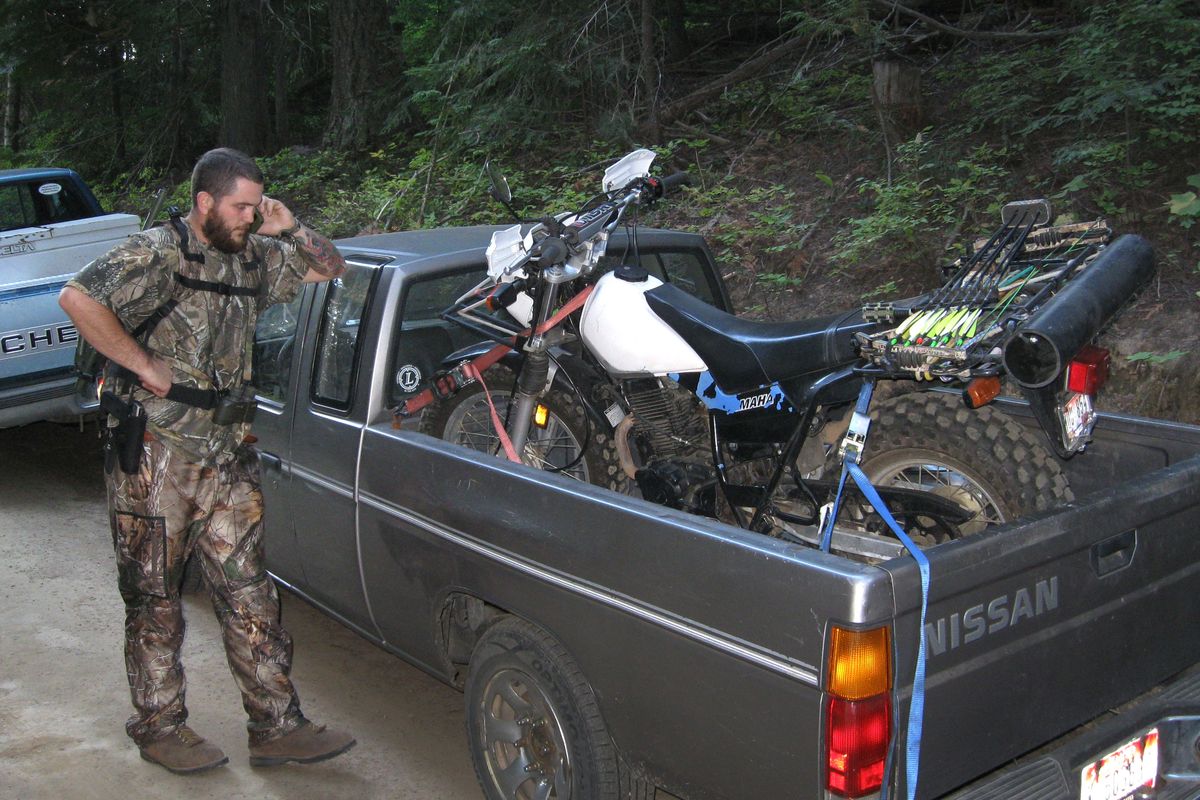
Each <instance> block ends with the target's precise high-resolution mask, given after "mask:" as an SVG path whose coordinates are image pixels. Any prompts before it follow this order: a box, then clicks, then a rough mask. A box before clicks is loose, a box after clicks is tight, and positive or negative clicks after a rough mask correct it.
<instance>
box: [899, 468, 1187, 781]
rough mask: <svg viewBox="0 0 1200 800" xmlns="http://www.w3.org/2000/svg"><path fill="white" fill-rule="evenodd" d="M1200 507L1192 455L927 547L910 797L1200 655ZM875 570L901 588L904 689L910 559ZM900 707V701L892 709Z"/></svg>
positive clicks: (913, 610) (912, 613)
mask: <svg viewBox="0 0 1200 800" xmlns="http://www.w3.org/2000/svg"><path fill="white" fill-rule="evenodd" d="M1085 457H1086V456H1085ZM1198 505H1200V457H1194V458H1191V459H1188V460H1186V461H1183V462H1180V463H1179V464H1176V465H1174V466H1171V467H1168V468H1166V469H1162V470H1158V471H1156V472H1152V473H1149V474H1147V475H1144V476H1141V477H1138V478H1136V479H1133V480H1130V481H1128V482H1127V483H1125V485H1123V486H1121V487H1120V488H1118V489H1115V490H1113V491H1110V492H1107V493H1104V494H1100V493H1097V494H1093V495H1090V496H1089V497H1087V498H1084V499H1083V501H1077V502H1075V503H1072V504H1071V505H1069V506H1067V507H1066V508H1063V509H1061V510H1059V511H1056V512H1053V513H1051V514H1048V515H1045V516H1042V517H1039V518H1036V519H1033V520H1032V521H1028V522H1025V523H1023V524H1017V525H1012V526H1008V527H1005V528H1000V529H997V530H996V531H995V532H989V533H987V534H983V535H980V536H977V537H973V538H971V539H967V540H961V541H958V542H953V543H950V544H947V545H942V546H940V547H937V548H935V549H933V550H931V551H929V557H930V573H931V586H930V603H929V609H928V614H927V617H926V628H925V634H926V647H927V653H928V662H927V688H926V699H925V727H924V736H923V740H922V750H921V770H920V782H919V783H920V786H919V789H920V791H919V796H920V797H936V796H938V795H941V794H943V793H945V792H947V791H950V790H952V789H954V788H956V787H958V786H960V785H962V784H964V783H966V782H968V781H969V780H971V779H973V778H975V777H978V776H979V775H981V774H983V773H986V772H988V771H990V770H992V769H993V768H995V767H997V766H998V765H1001V764H1003V763H1004V762H1006V761H1007V760H1009V759H1012V758H1014V757H1016V756H1019V755H1021V754H1023V753H1026V752H1028V751H1030V750H1032V749H1034V748H1036V747H1038V746H1039V745H1041V744H1043V743H1045V742H1047V741H1049V740H1051V739H1054V738H1055V737H1057V736H1059V735H1061V734H1063V733H1065V732H1067V731H1069V730H1071V729H1073V728H1075V727H1077V726H1079V725H1080V724H1082V723H1084V722H1087V721H1089V720H1092V719H1093V718H1095V717H1097V716H1098V715H1100V714H1102V713H1104V712H1105V711H1106V710H1109V709H1112V708H1114V707H1116V706H1119V705H1121V704H1122V703H1124V702H1125V701H1127V700H1130V699H1131V698H1133V697H1135V696H1136V695H1138V694H1140V693H1142V692H1144V691H1145V690H1147V689H1149V688H1151V687H1152V686H1154V685H1156V684H1158V683H1161V682H1162V681H1163V680H1165V679H1166V678H1168V677H1170V676H1172V675H1175V674H1176V673H1179V672H1180V671H1182V670H1183V669H1185V668H1186V667H1188V666H1189V665H1191V664H1193V663H1196V662H1198V661H1200V625H1197V624H1196V621H1197V620H1198V619H1200V508H1198ZM883 566H884V568H885V569H887V570H888V571H889V572H890V573H892V576H893V581H894V585H895V591H896V602H897V621H896V640H897V656H898V662H897V663H898V667H897V673H898V676H897V682H898V685H899V686H901V687H908V686H911V682H912V668H913V665H914V663H915V660H916V645H917V639H916V629H917V624H918V619H919V616H918V615H919V606H920V594H919V592H920V589H919V586H920V584H919V578H918V574H917V570H916V568H915V565H914V563H913V562H912V560H911V559H908V558H903V559H896V560H893V561H889V562H887V563H886V564H884V565H883ZM903 691H907V690H903ZM907 706H908V697H907V695H906V694H904V695H902V697H901V713H902V715H906V714H907ZM905 718H906V716H902V717H901V719H905ZM1111 744H1113V745H1116V744H1119V743H1117V742H1114V743H1111ZM1101 755H1104V752H1100V753H1097V754H1096V756H1101Z"/></svg>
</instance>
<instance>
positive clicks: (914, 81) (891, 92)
mask: <svg viewBox="0 0 1200 800" xmlns="http://www.w3.org/2000/svg"><path fill="white" fill-rule="evenodd" d="M872 69H873V72H874V75H875V83H874V88H873V89H872V92H871V94H872V97H873V99H874V101H875V105H876V107H877V108H878V109H879V115H880V117H881V118H882V119H883V120H884V125H885V127H886V129H885V130H884V134H885V135H886V136H887V137H888V138H889V139H890V140H891V141H904V140H907V139H909V138H911V137H912V136H913V135H914V134H915V133H916V132H917V131H919V130H921V126H922V123H923V121H924V120H923V113H922V108H921V70H920V69H919V68H918V67H916V66H914V65H912V64H906V63H904V62H902V61H876V62H875V63H874V65H873V67H872Z"/></svg>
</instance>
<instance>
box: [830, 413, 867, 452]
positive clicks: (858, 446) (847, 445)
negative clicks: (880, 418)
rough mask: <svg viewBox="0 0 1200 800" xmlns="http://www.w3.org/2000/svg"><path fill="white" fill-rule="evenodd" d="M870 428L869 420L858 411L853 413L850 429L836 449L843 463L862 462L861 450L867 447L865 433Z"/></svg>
mask: <svg viewBox="0 0 1200 800" xmlns="http://www.w3.org/2000/svg"><path fill="white" fill-rule="evenodd" d="M870 427H871V418H870V417H869V416H867V415H866V414H863V413H862V412H860V411H855V412H854V415H853V416H852V417H850V427H848V428H847V429H846V436H845V437H844V438H843V439H842V443H841V445H840V446H839V447H838V455H839V456H841V458H842V460H843V461H849V462H850V463H851V464H858V463H859V462H861V461H862V453H863V449H864V448H866V446H867V431H868V430H869V429H870Z"/></svg>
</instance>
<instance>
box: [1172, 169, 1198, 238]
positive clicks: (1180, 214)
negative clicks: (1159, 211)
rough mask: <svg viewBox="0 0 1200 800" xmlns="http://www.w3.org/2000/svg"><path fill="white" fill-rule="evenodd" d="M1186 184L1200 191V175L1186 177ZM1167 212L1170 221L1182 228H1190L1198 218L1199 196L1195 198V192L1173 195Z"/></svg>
mask: <svg viewBox="0 0 1200 800" xmlns="http://www.w3.org/2000/svg"><path fill="white" fill-rule="evenodd" d="M1187 182H1188V185H1189V186H1191V187H1193V188H1194V189H1196V190H1200V174H1196V175H1190V176H1188V179H1187ZM1168 212H1169V213H1170V215H1171V219H1172V221H1174V222H1176V223H1178V224H1179V225H1181V226H1182V227H1184V228H1190V227H1192V225H1193V224H1195V222H1196V219H1197V218H1200V196H1197V194H1196V192H1195V191H1191V192H1183V193H1181V194H1173V195H1171V202H1170V203H1169V207H1168Z"/></svg>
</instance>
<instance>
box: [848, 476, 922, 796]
mask: <svg viewBox="0 0 1200 800" xmlns="http://www.w3.org/2000/svg"><path fill="white" fill-rule="evenodd" d="M844 469H845V470H847V471H848V472H849V473H850V477H851V478H853V479H854V482H855V483H856V484H858V488H859V490H860V491H862V493H863V495H864V496H865V497H866V498H867V502H868V503H870V504H871V505H872V506H873V507H874V508H875V511H876V512H877V513H878V514H879V516H880V517H882V518H883V521H884V522H886V523H887V524H888V527H890V528H891V529H892V532H893V533H895V534H896V536H897V538H899V539H900V541H901V542H902V543H903V544H904V547H905V549H907V550H908V552H909V555H911V556H912V557H913V560H914V561H916V562H917V569H918V570H920V573H921V625H920V627H919V628H918V629H917V630H918V632H919V633H918V636H919V641H918V644H917V668H916V670H914V672H913V690H912V702H911V703H910V704H909V707H908V735H907V739H906V740H905V767H906V770H905V777H906V780H905V784H906V788H907V789H908V800H913V798H915V797H916V795H917V774H918V771H919V769H920V764H921V728H922V725H923V724H924V721H925V611H926V609H927V608H928V606H929V559H928V558H926V557H925V554H924V553H923V552H921V548H919V547H917V545H916V543H915V542H913V540H912V539H910V538H908V534H906V533H905V532H904V529H903V528H901V527H900V526H899V525H898V524H896V519H895V518H894V517H893V516H892V514H891V512H890V511H888V508H887V505H886V504H885V503H884V502H883V498H882V497H880V496H879V492H877V491H875V487H874V486H872V485H871V482H870V481H869V480H867V476H866V475H864V474H863V471H862V468H861V467H859V466H858V464H851V463H849V462H847V463H846V466H845V467H844ZM880 800H887V786H886V784H885V785H884V787H883V792H882V794H881V795H880Z"/></svg>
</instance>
